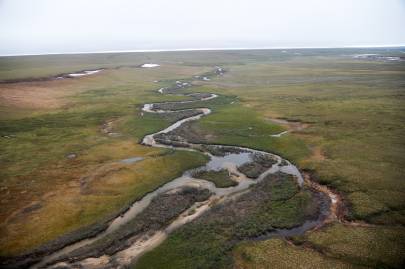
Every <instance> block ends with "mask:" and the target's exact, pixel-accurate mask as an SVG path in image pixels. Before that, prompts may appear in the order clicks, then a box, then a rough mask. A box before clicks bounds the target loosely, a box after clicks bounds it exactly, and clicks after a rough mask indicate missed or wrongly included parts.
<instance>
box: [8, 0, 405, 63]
mask: <svg viewBox="0 0 405 269" xmlns="http://www.w3.org/2000/svg"><path fill="white" fill-rule="evenodd" d="M369 45H405V0H279V1H272V0H110V1H107V0H70V1H65V0H35V1H34V0H0V55H6V54H37V53H58V52H86V51H118V50H156V49H157V50H158V49H185V48H193V49H199V48H259V47H268V48H269V47H338V46H369Z"/></svg>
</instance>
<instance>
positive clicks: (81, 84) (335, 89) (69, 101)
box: [0, 48, 405, 268]
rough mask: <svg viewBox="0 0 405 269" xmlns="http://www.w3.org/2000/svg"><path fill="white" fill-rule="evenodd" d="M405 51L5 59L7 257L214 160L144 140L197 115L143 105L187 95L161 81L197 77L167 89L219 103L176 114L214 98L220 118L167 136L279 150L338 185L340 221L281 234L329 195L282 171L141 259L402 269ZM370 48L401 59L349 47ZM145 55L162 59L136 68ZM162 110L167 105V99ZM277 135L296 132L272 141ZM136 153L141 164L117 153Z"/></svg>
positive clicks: (1, 140) (107, 215) (1, 176)
mask: <svg viewBox="0 0 405 269" xmlns="http://www.w3.org/2000/svg"><path fill="white" fill-rule="evenodd" d="M403 51H404V49H403V48H395V49H394V48H393V49H318V50H313V49H303V50H286V51H285V52H284V51H281V50H255V51H195V52H161V53H122V54H88V55H86V54H84V55H69V56H66V55H49V56H24V57H1V58H0V81H1V82H0V149H1V150H0V165H1V169H0V185H1V186H0V198H1V199H0V203H1V204H0V205H1V207H0V220H1V223H0V255H1V256H3V257H10V256H16V255H20V254H22V253H24V252H27V251H30V250H32V249H35V248H37V247H39V246H41V245H43V244H45V243H47V242H50V241H52V240H55V239H57V238H60V237H61V236H63V235H69V234H70V233H72V232H74V231H77V230H78V229H86V228H88V227H92V225H94V224H95V223H100V222H104V221H108V220H109V219H111V218H112V216H116V215H117V214H120V213H121V212H123V211H124V210H125V209H126V208H127V207H128V206H129V205H130V204H131V203H132V202H134V201H136V200H138V199H140V198H141V197H143V196H144V195H145V194H146V193H148V192H151V191H152V190H154V189H156V188H157V187H158V186H160V185H162V184H164V183H165V182H168V181H170V180H172V179H173V178H176V177H178V176H179V175H181V174H182V172H183V171H185V170H187V169H191V168H196V167H199V166H201V165H203V164H204V163H206V162H207V160H208V158H207V156H205V155H203V154H200V153H198V152H189V151H178V150H172V149H163V148H162V149H158V148H152V147H145V146H142V145H140V144H139V142H141V140H142V138H143V137H144V136H145V135H146V134H150V133H153V132H156V131H159V130H162V129H164V128H165V127H167V126H168V125H170V124H171V123H173V122H175V121H177V120H179V119H181V118H184V117H188V116H190V114H189V113H190V112H176V113H170V114H167V113H166V114H161V115H160V114H153V113H143V112H142V111H141V108H142V105H143V104H144V103H156V102H163V101H178V100H185V99H187V98H188V99H193V96H190V97H184V96H176V95H175V94H165V95H163V94H160V93H159V92H158V91H157V90H158V89H160V88H164V87H170V86H172V85H173V82H176V81H189V80H190V78H193V77H194V81H193V84H194V86H193V87H184V88H182V89H176V91H174V90H173V91H168V92H167V93H171V92H173V93H174V92H177V90H179V91H180V92H199V93H204V92H205V93H215V94H218V95H219V97H218V98H216V99H212V100H209V101H205V102H201V103H200V102H194V103H184V104H182V105H178V104H177V105H176V107H175V109H187V108H192V107H208V108H210V109H212V111H213V112H212V113H211V114H210V115H208V116H206V117H203V118H201V119H200V120H199V121H196V122H191V123H188V124H185V125H184V126H183V127H182V128H179V129H176V130H175V132H174V133H172V134H169V135H178V136H182V137H187V139H188V140H189V141H193V142H198V143H210V144H223V145H240V146H245V147H249V148H254V149H258V150H263V151H268V152H273V153H276V154H278V155H280V156H283V157H285V158H286V159H288V160H290V161H292V162H294V163H295V164H296V165H297V166H298V167H299V168H300V169H302V170H303V171H307V172H308V173H310V174H311V176H312V178H313V179H315V180H317V181H318V182H319V183H321V184H323V185H326V186H328V187H330V188H331V189H333V190H334V191H335V192H336V193H338V194H340V196H341V197H342V198H343V204H344V208H342V209H341V210H340V214H341V219H340V221H338V220H335V221H333V222H331V223H328V224H327V225H325V226H322V227H321V228H319V229H315V230H311V231H308V232H306V233H305V234H302V235H293V236H289V237H286V238H284V237H283V238H275V237H273V236H271V231H273V230H275V229H282V228H292V227H295V226H296V225H297V223H301V222H302V221H303V220H307V219H312V218H314V212H316V211H317V210H319V207H322V206H324V205H322V203H314V201H316V200H317V199H318V200H319V199H320V197H316V196H317V195H316V194H315V193H313V192H312V191H311V190H310V189H308V188H306V187H304V188H303V189H299V188H297V186H296V184H295V181H294V180H292V179H291V178H288V177H286V176H285V175H283V174H279V175H277V176H273V177H272V178H269V179H268V180H266V181H263V182H260V183H259V184H257V185H255V186H254V187H252V188H251V191H250V192H247V193H246V194H243V195H242V196H241V198H240V199H239V200H237V201H233V202H228V203H225V204H223V205H218V206H217V207H214V208H213V210H211V211H209V212H207V213H206V214H205V215H204V218H198V219H196V220H195V221H193V222H191V223H189V224H186V225H184V226H182V227H181V228H179V229H178V230H176V231H175V232H173V233H172V234H171V235H169V237H168V238H167V240H165V241H164V242H163V243H162V244H161V245H160V246H158V247H157V248H155V249H153V250H151V251H150V252H148V253H146V254H145V255H144V256H142V257H141V258H140V259H139V260H138V261H137V263H136V264H134V267H136V268H232V267H236V268H296V267H297V266H301V267H302V268H401V267H403V265H404V257H405V228H404V225H405V201H404V200H405V195H404V192H405V183H404V180H403V178H404V175H405V167H404V165H403V164H404V163H405V143H404V141H405V130H404V129H405V101H404V99H405V94H404V86H405V60H404V56H403V55H404V54H403V53H404V52H403ZM369 53H375V54H379V55H383V56H384V55H385V56H396V57H398V59H399V60H396V61H391V60H384V58H367V57H366V58H355V57H353V56H354V55H357V54H369ZM144 63H157V64H160V66H159V67H156V68H139V66H140V65H142V64H144ZM215 66H221V67H223V68H224V69H225V70H226V71H227V72H226V73H225V74H224V75H223V76H220V77H213V78H212V79H210V80H204V79H199V78H202V77H204V76H211V75H212V70H213V67H215ZM101 68H102V69H103V70H102V71H101V72H98V73H96V74H93V75H89V76H83V77H80V78H67V79H57V77H58V76H59V75H60V74H69V73H73V72H77V71H80V70H96V69H101ZM195 76H198V78H196V77H195ZM48 78H51V79H48ZM162 109H171V107H170V105H167V104H164V105H162ZM283 131H288V132H287V133H285V134H284V135H282V136H279V137H277V136H274V134H277V133H280V132H283ZM213 151H215V149H213ZM219 154H220V153H219ZM132 157H142V159H141V160H139V161H137V162H133V163H131V162H130V163H125V162H121V160H124V159H128V158H132ZM268 161H269V160H266V161H265V162H263V163H264V165H266V163H268ZM253 166H255V167H253ZM256 166H257V167H256ZM260 169H262V167H261V165H260V161H259V162H255V164H250V165H249V164H248V165H246V166H245V167H239V170H241V171H245V172H246V173H251V177H252V178H255V173H254V172H255V171H257V170H260ZM199 173H200V174H199V177H201V178H205V179H209V180H211V181H212V182H214V183H215V184H216V185H217V186H218V187H227V186H231V185H233V184H234V181H232V180H231V179H230V177H229V176H230V175H228V174H227V173H224V171H218V172H215V173H214V172H205V173H204V172H199ZM280 178H282V179H283V180H281V179H280ZM266 190H267V191H266ZM184 203H186V204H187V203H189V201H188V200H187V201H186V202H184ZM179 204H181V203H179ZM182 205H183V204H181V206H180V205H179V208H180V209H182V208H183V207H182ZM180 209H179V210H180ZM145 219H148V218H146V217H145ZM164 221H166V220H164ZM131 225H132V224H131ZM133 225H135V226H136V225H139V224H133ZM136 227H138V226H136ZM267 234H269V236H263V235H267ZM102 243H104V242H102Z"/></svg>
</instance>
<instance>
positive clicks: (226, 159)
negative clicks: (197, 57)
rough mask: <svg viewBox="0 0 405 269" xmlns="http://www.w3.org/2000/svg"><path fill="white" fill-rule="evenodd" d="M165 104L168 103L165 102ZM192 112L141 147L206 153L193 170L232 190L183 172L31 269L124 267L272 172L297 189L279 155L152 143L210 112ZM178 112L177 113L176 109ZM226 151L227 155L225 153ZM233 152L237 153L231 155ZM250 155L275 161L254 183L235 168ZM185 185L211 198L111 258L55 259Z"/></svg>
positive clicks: (290, 168)
mask: <svg viewBox="0 0 405 269" xmlns="http://www.w3.org/2000/svg"><path fill="white" fill-rule="evenodd" d="M222 72H223V71H222V69H221V68H219V67H217V70H216V73H217V74H222ZM158 92H159V93H160V94H164V88H161V89H159V90H158ZM188 95H190V94H184V96H188ZM217 97H218V96H217V95H215V94H210V95H209V96H208V97H205V98H200V99H197V100H187V101H179V102H170V104H183V103H192V102H201V101H207V100H211V99H214V98H217ZM168 103H169V102H168ZM142 110H143V111H144V112H147V113H171V112H174V111H173V110H168V111H165V110H155V109H154V104H145V105H144V106H143V109H142ZM192 110H195V111H198V112H200V114H198V115H196V116H191V117H188V118H185V119H182V120H179V121H177V122H175V123H173V124H172V125H170V126H169V127H167V128H165V129H164V130H161V131H159V132H156V133H153V134H149V135H147V136H145V137H144V139H143V140H142V144H144V145H147V146H152V147H165V148H176V149H177V150H191V151H197V148H198V151H200V152H202V153H203V154H206V155H207V156H209V158H210V161H209V162H208V163H207V164H206V165H204V166H202V167H199V168H197V169H204V170H214V171H218V170H222V169H226V170H228V171H229V173H231V174H233V175H235V177H236V179H237V182H238V185H236V186H233V187H228V188H218V187H216V186H215V185H214V184H213V183H212V182H209V181H206V180H202V179H197V178H193V177H192V174H193V171H194V170H195V169H192V170H188V171H185V172H184V173H183V175H182V176H181V177H178V178H176V179H174V180H172V181H170V182H168V183H166V184H164V185H163V186H161V187H160V188H158V189H156V190H155V191H153V192H150V193H149V194H147V195H145V196H144V197H143V198H142V199H141V200H139V201H137V202H135V203H134V204H132V206H131V207H130V208H129V209H128V210H127V211H126V212H125V213H124V214H123V215H122V216H119V217H117V218H115V219H114V220H113V221H112V222H111V223H110V224H109V226H108V228H107V229H106V230H105V231H103V232H101V233H100V234H98V235H97V236H96V237H94V238H90V239H85V240H82V241H79V242H77V243H74V244H72V245H69V246H67V247H65V248H63V249H61V250H59V251H57V252H55V253H53V254H52V255H50V256H47V257H45V258H44V259H43V260H42V261H41V262H40V263H38V264H36V265H34V266H33V267H32V268H42V267H49V268H53V267H54V268H55V267H57V266H65V267H67V268H77V267H85V268H105V267H106V266H107V265H109V266H111V265H113V266H114V268H124V267H125V266H128V265H129V264H131V263H133V262H134V261H136V260H137V259H138V258H139V257H140V256H141V255H142V254H143V253H145V252H146V251H149V250H151V249H153V248H154V247H156V246H158V245H159V244H160V243H161V242H163V241H164V240H165V239H166V237H167V235H168V234H169V233H170V232H172V231H174V230H175V229H177V228H178V227H180V226H182V225H184V224H186V223H188V222H190V221H192V220H194V219H196V218H197V217H199V216H200V215H201V214H203V213H204V212H206V211H207V210H209V209H210V208H211V207H212V206H213V205H214V204H218V203H222V202H224V201H227V200H228V199H233V198H235V197H236V196H238V195H239V194H241V193H243V192H246V191H248V190H249V187H250V186H251V185H252V184H257V183H258V182H260V181H261V180H263V179H264V178H265V177H266V176H267V175H269V174H273V173H276V172H279V171H281V172H283V173H286V174H290V175H293V176H294V178H295V179H296V180H297V182H298V183H299V185H300V186H301V185H302V184H303V182H304V181H303V177H302V175H301V173H300V172H299V170H298V169H297V167H295V166H294V165H293V164H291V163H290V162H289V161H287V160H283V159H282V158H281V157H280V156H278V155H275V154H272V153H268V152H263V151H257V150H253V149H249V148H244V147H237V146H226V147H225V146H220V147H221V148H222V150H223V152H224V154H223V155H224V156H214V155H212V154H211V153H210V152H208V151H204V150H203V148H204V147H202V145H201V144H192V143H186V145H187V146H188V147H186V148H182V147H174V146H171V145H166V144H160V143H158V142H156V141H155V139H154V136H155V135H157V134H162V133H168V132H170V131H173V130H175V129H176V128H179V127H180V126H181V125H182V124H184V123H185V122H189V121H196V120H198V119H200V118H201V117H203V116H205V115H208V114H209V113H211V110H210V109H208V108H195V109H192ZM177 111H179V110H177ZM210 146H214V147H219V146H218V145H210ZM227 150H228V152H227ZM235 152H237V153H235ZM254 154H265V155H268V156H271V157H272V158H273V159H274V160H276V161H277V162H276V163H275V164H273V166H271V167H270V168H269V169H267V170H266V171H265V172H264V173H262V174H261V175H260V176H259V177H258V178H257V179H256V180H252V179H249V178H248V177H246V176H245V175H244V174H242V173H240V172H239V171H238V169H237V167H238V166H241V165H243V164H245V163H247V162H251V161H252V157H253V155H254ZM221 155H222V154H221ZM186 186H191V187H198V188H203V189H208V190H210V191H211V192H212V194H213V195H212V196H211V197H210V198H209V199H208V200H206V201H204V202H198V203H196V204H194V205H193V206H191V207H190V208H189V209H187V210H186V211H185V212H183V213H182V214H180V215H179V216H178V217H177V218H176V219H175V220H174V221H173V222H172V223H171V224H170V225H169V226H167V227H166V228H164V229H163V230H160V231H157V232H154V233H153V234H145V235H143V236H141V237H140V239H136V240H135V241H134V242H133V243H132V245H131V246H130V247H128V248H126V249H124V250H121V251H119V252H117V253H115V254H114V255H112V256H107V255H103V256H100V257H91V258H87V259H84V260H81V261H78V262H75V263H73V264H71V263H68V262H65V261H62V262H60V261H59V258H60V257H62V256H65V255H67V254H69V253H70V252H72V251H73V250H76V249H79V248H81V247H83V246H86V245H89V244H92V243H94V242H95V241H97V240H100V239H103V238H104V237H105V236H107V235H109V234H111V233H113V232H114V231H116V230H118V229H119V228H120V227H121V226H122V225H124V224H126V223H128V221H130V220H132V219H134V218H136V216H137V215H138V214H139V213H141V212H142V211H143V210H145V208H146V207H147V206H148V205H149V204H150V203H151V201H152V199H153V198H155V197H157V196H158V195H159V194H163V193H166V192H170V191H175V190H176V189H179V188H182V187H186ZM316 225H319V223H317V222H316V221H314V222H306V223H304V224H303V225H302V226H300V227H296V228H294V229H289V230H280V231H278V232H279V234H280V235H288V234H291V233H294V234H295V233H298V234H301V233H303V232H305V231H306V230H309V229H312V228H313V227H314V226H316Z"/></svg>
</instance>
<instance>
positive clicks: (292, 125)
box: [266, 118, 310, 132]
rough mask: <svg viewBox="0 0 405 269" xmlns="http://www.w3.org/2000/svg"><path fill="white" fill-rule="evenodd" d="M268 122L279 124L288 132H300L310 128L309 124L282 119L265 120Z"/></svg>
mask: <svg viewBox="0 0 405 269" xmlns="http://www.w3.org/2000/svg"><path fill="white" fill-rule="evenodd" d="M266 119H267V120H268V121H270V122H272V123H275V124H280V125H282V126H284V127H286V128H287V130H288V131H289V132H298V131H302V130H304V129H306V128H308V127H309V126H310V124H309V123H306V122H302V121H298V120H287V119H283V118H266Z"/></svg>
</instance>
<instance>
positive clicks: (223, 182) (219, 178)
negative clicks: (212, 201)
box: [193, 169, 238, 188]
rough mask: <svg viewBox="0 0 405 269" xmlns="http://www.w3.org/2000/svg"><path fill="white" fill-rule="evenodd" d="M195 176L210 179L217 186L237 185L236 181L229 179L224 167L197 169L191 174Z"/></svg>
mask: <svg viewBox="0 0 405 269" xmlns="http://www.w3.org/2000/svg"><path fill="white" fill-rule="evenodd" d="M193 177H195V178H201V179H205V180H208V181H211V182H213V183H214V184H215V186H217V187H218V188H228V187H232V186H236V185H238V183H237V182H236V181H234V180H232V179H231V177H230V175H229V172H228V171H227V170H225V169H223V170H219V171H205V170H201V171H197V172H196V173H194V174H193Z"/></svg>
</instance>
